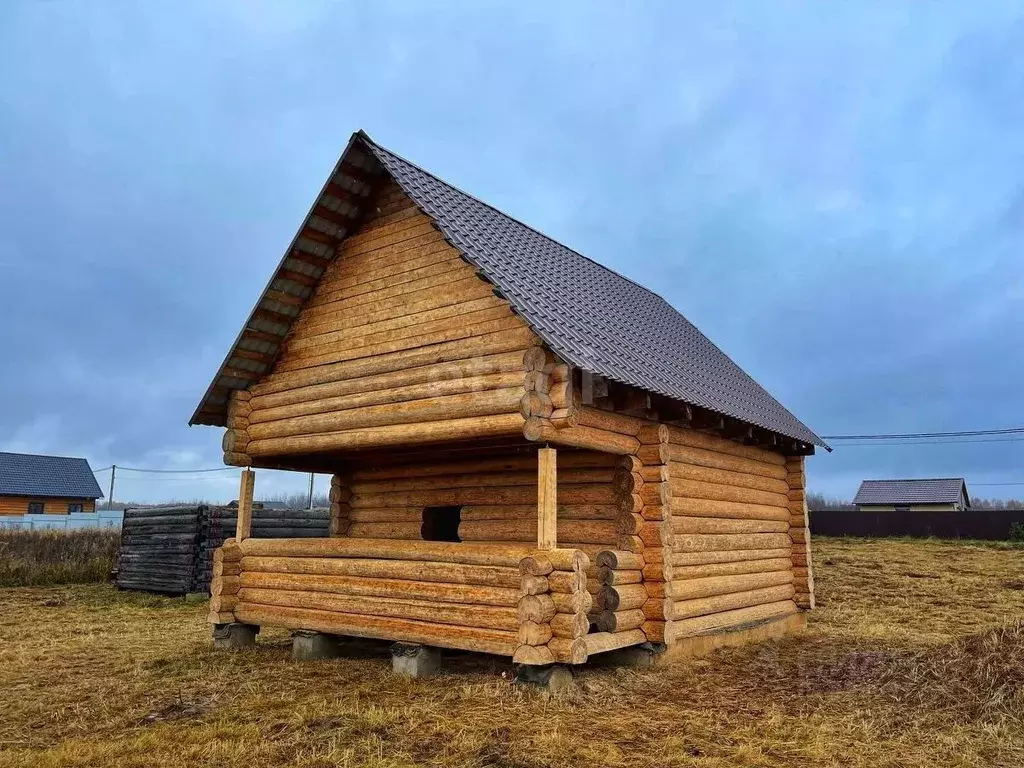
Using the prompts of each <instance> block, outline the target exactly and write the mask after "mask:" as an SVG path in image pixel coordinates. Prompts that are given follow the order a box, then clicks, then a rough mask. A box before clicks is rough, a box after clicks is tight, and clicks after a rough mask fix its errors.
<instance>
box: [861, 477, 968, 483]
mask: <svg viewBox="0 0 1024 768" xmlns="http://www.w3.org/2000/svg"><path fill="white" fill-rule="evenodd" d="M965 479H966V478H963V477H895V478H892V479H890V480H887V479H885V478H872V479H870V480H861V482H862V483H922V482H925V481H928V480H965Z"/></svg>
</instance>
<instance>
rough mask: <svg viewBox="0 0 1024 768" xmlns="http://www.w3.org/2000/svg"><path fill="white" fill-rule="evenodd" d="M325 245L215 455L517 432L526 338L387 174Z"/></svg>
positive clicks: (238, 456) (244, 459)
mask: <svg viewBox="0 0 1024 768" xmlns="http://www.w3.org/2000/svg"><path fill="white" fill-rule="evenodd" d="M371 210H372V213H371V214H370V215H368V216H367V217H366V219H365V220H364V222H363V224H362V225H361V227H360V228H359V229H358V230H357V231H356V232H355V233H354V234H353V235H351V236H350V237H348V238H346V239H345V241H344V242H343V243H342V245H341V246H340V247H339V248H338V253H337V257H336V258H335V259H334V261H332V262H331V264H330V265H329V266H328V267H327V268H326V269H325V270H324V273H323V275H322V276H321V277H320V279H319V281H318V282H317V284H316V287H315V288H314V289H313V290H312V293H311V295H310V296H309V298H308V299H307V300H306V301H305V304H304V306H303V308H302V311H301V312H300V314H299V315H298V317H297V318H296V320H295V322H294V323H293V325H292V327H291V330H290V332H289V334H288V336H287V337H286V338H285V339H284V340H283V342H282V344H281V348H280V351H279V354H278V357H277V360H276V362H275V364H274V366H273V369H272V370H271V371H270V372H269V373H267V374H265V375H264V376H263V377H262V378H261V379H260V380H259V381H258V382H257V383H256V384H254V385H253V386H251V387H249V388H248V389H247V390H246V393H247V395H248V398H247V399H246V404H245V407H244V422H243V421H242V420H241V413H240V409H239V407H237V406H234V407H231V408H229V414H228V421H229V424H228V426H229V432H228V436H227V437H226V438H225V445H224V449H225V454H226V459H227V460H228V462H229V463H232V464H249V463H252V461H253V460H254V459H256V460H257V461H258V457H270V456H285V455H289V454H305V453H311V452H328V451H330V452H345V451H354V450H360V449H366V448H375V447H381V446H388V445H399V444H412V445H414V444H418V443H429V442H438V441H453V440H464V439H473V438H486V437H495V436H502V435H506V436H513V435H515V436H520V435H521V433H522V424H523V417H522V416H521V415H520V405H521V401H522V399H523V396H524V393H525V390H524V368H523V358H524V353H525V351H526V350H527V349H529V348H531V347H533V346H534V345H536V344H538V343H539V339H538V338H537V336H536V335H535V334H534V333H533V332H532V331H531V330H530V329H529V327H528V326H527V325H526V323H525V322H524V321H523V320H522V319H521V318H520V317H518V316H517V315H516V314H515V313H513V311H512V309H511V308H510V306H509V304H508V302H507V301H505V300H504V299H501V298H499V297H497V296H496V295H495V294H494V291H493V288H492V286H491V285H490V284H489V283H488V282H486V281H484V280H483V279H481V278H480V276H479V275H478V274H477V272H476V269H475V268H474V267H473V266H472V265H470V264H468V263H467V262H466V261H465V260H464V259H463V258H462V257H461V256H460V255H459V253H458V252H457V251H456V250H455V249H454V248H452V246H451V245H450V244H449V243H447V242H446V241H445V239H444V237H443V236H442V235H441V233H440V232H439V231H438V230H437V229H436V228H435V227H434V226H433V224H432V223H431V220H430V218H429V217H427V216H425V215H424V214H422V213H421V212H420V211H419V210H418V209H417V208H416V206H415V204H414V203H413V202H412V201H411V200H410V199H409V198H408V197H407V196H406V195H405V194H404V193H403V192H402V191H401V189H400V188H398V186H397V185H396V184H395V183H394V182H385V183H382V184H381V185H380V187H379V190H378V192H377V193H376V197H375V199H374V200H373V201H372V204H371Z"/></svg>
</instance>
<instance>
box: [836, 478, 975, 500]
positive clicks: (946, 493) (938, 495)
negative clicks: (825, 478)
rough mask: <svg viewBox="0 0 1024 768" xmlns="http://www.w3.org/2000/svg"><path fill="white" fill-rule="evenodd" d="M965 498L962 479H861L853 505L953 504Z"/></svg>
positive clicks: (965, 488)
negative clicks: (862, 480)
mask: <svg viewBox="0 0 1024 768" xmlns="http://www.w3.org/2000/svg"><path fill="white" fill-rule="evenodd" d="M966 495H967V486H966V484H965V483H964V479H963V478H962V477H943V478H934V479H929V480H865V481H864V482H862V483H861V484H860V488H859V489H858V490H857V495H856V496H855V497H854V499H853V503H854V504H955V503H956V502H958V501H960V499H961V497H962V496H966Z"/></svg>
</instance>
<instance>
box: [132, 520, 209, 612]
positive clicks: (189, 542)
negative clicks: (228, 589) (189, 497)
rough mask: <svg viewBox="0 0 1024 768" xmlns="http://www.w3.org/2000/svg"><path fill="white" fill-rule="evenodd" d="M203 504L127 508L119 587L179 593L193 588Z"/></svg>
mask: <svg viewBox="0 0 1024 768" xmlns="http://www.w3.org/2000/svg"><path fill="white" fill-rule="evenodd" d="M206 511H207V508H206V507H205V506H202V505H199V506H174V507H150V508H146V509H126V510H125V511H124V522H123V524H122V526H121V546H120V548H119V549H118V552H117V575H116V577H115V580H114V583H115V584H116V585H117V588H118V589H129V590H140V591H144V592H157V593H163V594H173V595H182V594H185V593H187V592H191V591H192V583H193V576H194V570H195V563H196V556H197V553H198V551H199V547H200V521H201V519H202V518H203V516H204V515H205V513H206Z"/></svg>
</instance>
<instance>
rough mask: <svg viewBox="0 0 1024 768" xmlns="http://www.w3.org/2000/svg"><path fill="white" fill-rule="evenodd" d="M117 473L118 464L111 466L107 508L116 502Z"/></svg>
mask: <svg viewBox="0 0 1024 768" xmlns="http://www.w3.org/2000/svg"><path fill="white" fill-rule="evenodd" d="M116 474H117V464H112V465H111V466H110V493H108V494H107V509H110V507H111V505H112V504H113V503H114V475H116Z"/></svg>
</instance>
